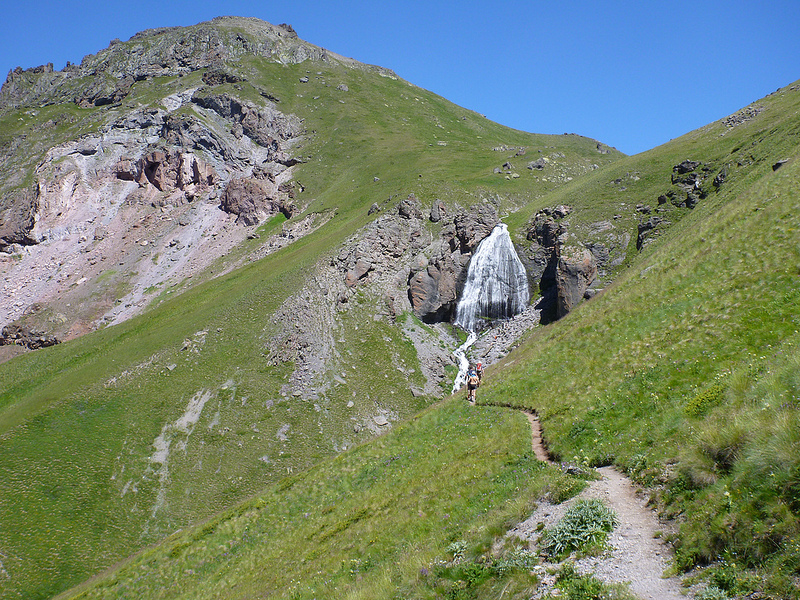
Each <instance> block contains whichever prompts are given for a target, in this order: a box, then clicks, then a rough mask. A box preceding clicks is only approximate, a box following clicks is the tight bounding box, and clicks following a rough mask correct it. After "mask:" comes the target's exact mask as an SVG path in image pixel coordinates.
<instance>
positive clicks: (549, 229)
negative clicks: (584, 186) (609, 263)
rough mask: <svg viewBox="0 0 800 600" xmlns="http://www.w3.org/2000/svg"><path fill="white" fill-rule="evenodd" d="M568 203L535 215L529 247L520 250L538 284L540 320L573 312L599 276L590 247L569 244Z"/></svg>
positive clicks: (529, 229)
mask: <svg viewBox="0 0 800 600" xmlns="http://www.w3.org/2000/svg"><path fill="white" fill-rule="evenodd" d="M571 211H572V209H571V207H569V206H564V205H561V206H556V207H553V208H545V209H542V210H540V211H539V212H537V213H536V215H534V217H533V219H532V220H531V222H530V223H529V225H528V232H527V234H526V239H528V240H529V241H530V242H531V245H530V247H529V248H528V249H527V250H525V251H524V252H522V253H521V254H520V259H521V260H522V261H523V263H525V266H526V269H527V270H528V277H529V278H530V280H531V282H532V283H533V284H534V285H538V286H539V292H540V294H541V296H542V298H541V300H540V301H539V303H538V304H537V308H538V309H539V310H540V311H541V321H542V322H543V323H549V322H551V321H555V320H557V319H560V318H561V317H563V316H564V315H566V314H567V313H568V312H570V311H571V310H572V309H573V308H574V307H575V306H576V305H577V304H578V303H579V302H580V301H581V300H582V299H583V298H584V297H585V295H586V292H587V290H588V289H589V286H591V285H592V283H593V282H594V280H595V279H596V277H597V260H596V258H595V255H594V253H593V252H592V250H591V249H590V248H588V247H585V246H584V245H583V244H580V243H578V242H573V243H571V244H568V240H569V238H570V236H569V224H568V223H567V222H566V221H565V218H566V217H567V216H568V215H569V214H570V213H571Z"/></svg>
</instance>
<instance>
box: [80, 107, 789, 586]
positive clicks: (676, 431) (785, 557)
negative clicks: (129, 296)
mask: <svg viewBox="0 0 800 600" xmlns="http://www.w3.org/2000/svg"><path fill="white" fill-rule="evenodd" d="M764 104H765V105H766V106H767V111H765V112H764V113H763V114H762V115H761V117H762V118H761V120H754V121H752V122H750V123H747V124H745V125H741V126H739V127H737V128H735V129H733V130H731V131H729V132H727V133H725V135H724V136H722V135H720V134H722V133H723V132H725V128H724V126H723V125H721V124H715V125H712V126H709V127H708V128H705V130H703V131H699V132H694V133H692V134H689V135H687V136H685V137H684V138H682V139H679V140H676V141H674V142H672V143H671V144H669V145H667V146H665V147H662V148H658V149H655V150H653V151H651V152H648V153H645V154H643V155H641V156H637V157H632V158H629V159H625V163H627V164H620V165H618V166H613V167H611V168H610V169H612V170H613V169H616V170H618V171H620V172H624V171H626V170H628V171H630V170H638V171H641V172H643V173H648V174H650V173H651V172H650V171H649V170H648V171H645V169H646V168H647V169H652V170H653V171H654V172H657V173H658V174H659V175H651V184H650V185H649V187H647V188H645V189H644V191H643V194H642V199H641V200H640V201H642V202H646V201H647V199H648V198H649V199H652V198H654V196H653V193H654V192H659V193H660V191H662V190H660V189H659V188H660V186H661V185H662V184H661V180H662V179H664V178H667V180H668V177H669V173H670V170H671V166H672V165H673V164H676V163H677V162H679V161H680V160H682V159H684V158H687V157H690V158H696V159H700V160H722V161H724V160H726V159H728V158H730V157H732V156H733V155H731V154H730V153H731V151H733V152H734V154H735V153H736V152H738V150H737V148H745V149H747V150H748V153H749V154H753V155H754V157H757V160H755V161H753V163H752V164H750V165H748V166H745V167H742V168H741V169H739V170H737V172H736V174H735V175H733V176H732V177H730V178H729V181H728V183H727V184H726V185H724V186H723V187H722V189H721V191H720V192H719V194H716V195H713V194H712V195H711V196H709V197H708V198H706V200H704V201H703V203H702V204H701V205H699V206H698V207H697V208H696V209H694V211H692V212H689V213H688V214H686V215H685V216H684V217H683V219H682V220H681V221H680V222H679V223H678V224H676V225H673V226H672V228H671V229H669V230H668V231H667V232H666V233H665V234H664V235H663V236H662V238H661V239H660V240H658V241H656V242H654V243H653V244H651V245H649V246H648V247H647V248H646V249H645V250H644V251H643V252H642V254H641V256H639V257H638V258H637V259H635V260H633V261H632V262H631V264H630V268H629V269H628V270H627V272H626V273H625V274H624V275H622V276H621V277H620V278H619V280H618V281H617V282H616V283H615V285H613V286H612V287H611V288H609V289H608V290H607V291H606V292H605V293H604V294H602V295H600V296H598V297H597V298H596V299H594V300H593V301H592V302H589V303H586V304H584V305H582V306H581V307H579V308H578V309H577V310H576V311H574V312H573V313H571V314H570V315H569V316H567V317H566V318H565V319H563V320H561V321H559V322H557V323H554V324H552V325H549V326H547V327H544V328H541V329H539V330H537V331H536V332H534V333H533V334H532V335H530V336H529V338H528V339H527V341H526V343H524V344H523V345H522V346H521V347H520V348H519V349H517V350H516V351H515V352H514V353H513V354H512V355H510V356H509V357H508V358H507V360H506V361H505V362H504V363H503V364H501V365H498V366H496V367H493V368H492V369H490V370H489V372H488V373H487V377H486V378H485V383H484V385H483V386H482V388H481V394H480V398H479V402H480V403H485V404H511V405H516V406H525V407H529V408H534V409H536V410H537V411H538V412H539V414H540V415H541V416H542V420H543V424H544V427H545V434H546V437H547V439H548V441H549V443H550V448H551V450H552V451H553V452H554V453H555V454H556V455H557V456H560V457H562V458H565V459H569V460H576V461H579V462H583V463H585V464H588V465H592V464H608V463H614V464H617V465H619V466H621V467H623V468H626V469H627V470H628V471H629V472H630V473H631V474H632V475H633V476H634V477H636V478H638V479H639V480H641V481H643V482H645V483H649V484H656V483H658V484H661V487H660V489H661V492H660V499H661V502H662V507H664V508H665V510H667V511H668V512H672V513H673V514H675V515H677V516H678V517H679V519H680V521H681V523H682V531H681V536H680V539H679V540H678V541H677V543H678V548H679V551H678V560H679V566H688V565H691V564H694V563H695V562H703V561H705V560H711V559H716V558H721V559H722V562H721V563H719V564H718V566H717V567H716V568H715V569H714V570H713V571H712V579H713V581H714V583H715V584H717V585H719V586H721V587H723V588H726V589H727V590H728V591H729V593H731V594H735V593H743V592H744V591H747V590H750V589H754V588H761V589H767V591H768V592H770V593H771V594H773V595H774V596H775V597H797V595H798V592H797V589H796V588H795V587H794V586H793V584H792V577H793V576H796V574H797V572H798V569H800V552H798V547H799V546H798V541H797V540H798V539H799V538H798V535H799V533H800V528H798V523H797V514H798V512H800V510H799V509H800V506H798V498H800V496H798V489H797V481H799V480H800V478H798V474H799V473H800V471H798V468H799V467H798V456H800V453H798V452H797V448H798V444H800V437H799V434H798V428H797V422H798V421H797V416H798V415H797V411H798V408H799V407H800V379H798V373H799V372H800V350H798V342H800V335H799V334H798V330H800V297H799V296H798V294H800V291H799V290H800V253H799V249H798V244H797V240H798V226H799V225H800V224H799V223H798V217H797V215H798V214H800V197H799V196H798V193H797V189H798V184H799V183H800V164H798V159H800V153H798V150H797V148H798V144H797V132H798V125H799V123H798V108H800V93H788V92H787V93H783V94H777V95H774V96H772V97H770V98H767V99H766V100H765V101H764ZM767 133H769V135H765V134H767ZM754 142H755V144H754ZM785 158H790V159H791V160H790V162H788V163H787V164H785V165H784V166H783V167H782V168H780V169H779V170H777V171H774V172H773V170H772V164H773V163H774V162H775V161H776V160H778V159H785ZM745 162H746V161H745ZM601 176H603V177H604V178H605V177H608V175H607V174H601ZM643 179H644V178H643ZM595 189H597V188H593V187H592V186H591V184H587V186H585V187H584V186H582V185H580V184H576V185H574V186H572V187H571V188H570V189H566V190H565V191H564V195H563V196H555V197H553V196H551V197H549V198H548V199H547V200H549V201H550V200H552V201H553V203H555V202H557V201H564V200H565V199H566V198H573V199H578V198H580V199H581V201H583V202H590V201H591V198H592V194H593V193H596V194H600V193H602V187H601V188H600V192H595V191H594V190H595ZM631 199H632V200H635V198H631ZM574 201H577V200H574ZM491 410H492V409H490V408H488V407H479V408H477V409H468V408H467V407H465V406H464V405H463V404H462V403H459V402H458V401H455V402H453V401H449V402H445V403H443V404H441V405H437V406H435V407H432V408H431V409H428V410H427V411H426V412H425V413H424V414H423V415H422V416H420V417H419V418H417V419H414V420H413V421H412V422H411V423H409V424H408V425H406V426H404V427H403V428H401V429H400V430H399V431H396V432H394V433H392V434H390V435H388V436H386V437H384V438H381V439H380V440H379V441H374V442H370V443H368V444H365V445H364V446H361V447H359V448H357V449H356V450H355V451H352V452H349V453H347V454H345V455H342V456H340V457H338V458H336V459H335V460H332V461H326V462H324V463H322V464H321V465H319V466H317V467H315V468H314V469H312V470H311V471H309V472H308V473H306V474H304V475H303V476H302V477H298V478H296V479H294V478H293V479H289V480H287V481H286V483H285V484H284V485H278V486H275V487H271V488H269V489H267V490H266V491H265V492H263V493H262V494H260V495H259V496H258V497H256V498H254V499H253V500H250V501H248V502H246V503H244V504H242V505H240V506H239V507H237V508H236V509H234V510H231V511H229V512H227V513H224V514H221V515H219V516H217V517H215V518H213V519H212V520H211V521H209V523H208V524H207V525H205V526H198V527H196V528H194V529H193V530H191V531H188V532H184V533H181V534H180V535H177V536H175V537H173V538H171V539H170V540H169V541H167V542H166V543H164V544H162V545H160V546H159V547H157V548H154V549H152V550H150V551H147V552H144V553H142V554H140V555H138V556H136V557H134V558H132V559H131V560H130V561H127V562H126V563H125V564H124V565H122V566H121V567H120V568H119V569H117V570H114V571H111V572H110V573H108V574H106V575H104V576H103V577H101V578H98V579H97V580H95V581H92V582H89V583H87V584H86V585H84V586H81V587H80V588H79V589H76V590H73V591H72V592H70V593H68V594H66V595H65V596H64V597H65V598H92V597H102V598H116V597H119V598H122V597H127V595H129V594H131V593H134V594H136V595H137V596H138V597H153V598H155V597H163V596H164V595H166V596H169V597H176V598H179V597H187V598H188V597H209V598H211V597H291V598H312V597H320V596H323V597H328V596H330V597H333V596H335V597H346V598H382V597H385V598H390V597H396V596H397V594H398V593H399V594H400V595H402V596H403V597H423V598H424V597H434V596H435V595H436V594H437V593H438V594H439V595H440V596H441V595H446V594H450V595H451V596H452V597H478V598H480V597H497V595H498V594H499V593H500V592H501V590H503V589H506V590H509V589H510V590H511V593H509V594H507V596H509V597H514V596H515V595H516V594H519V597H527V596H525V595H524V594H525V593H526V589H527V588H526V581H525V580H524V579H521V578H519V577H518V576H511V578H510V579H508V578H506V579H503V578H502V577H497V578H490V579H489V580H488V581H485V580H482V579H480V577H478V575H476V574H479V573H481V572H483V571H482V570H481V569H484V570H485V565H486V562H485V560H486V559H484V562H475V563H470V564H473V565H477V566H475V567H474V568H473V569H472V570H471V571H469V570H467V571H462V572H461V574H460V575H459V576H460V577H461V578H462V582H461V584H457V583H456V584H454V583H452V582H448V580H447V579H446V577H445V576H444V575H443V573H445V572H447V569H442V568H440V569H438V570H437V567H436V565H437V564H443V563H444V562H446V561H447V559H448V558H449V557H450V554H448V548H452V546H451V545H450V544H451V543H452V542H453V541H459V540H463V541H466V542H468V548H469V550H468V553H467V554H468V557H473V558H474V557H475V556H484V557H485V556H487V555H488V550H487V548H488V546H489V545H490V544H491V542H492V540H493V536H494V535H497V534H499V533H501V532H502V531H503V528H504V526H506V525H507V524H508V523H510V522H512V521H513V519H514V518H516V517H518V516H519V515H521V514H524V510H525V508H526V507H527V503H529V502H530V501H533V500H535V499H536V498H537V497H539V496H540V494H541V493H542V491H543V485H544V483H543V480H542V477H544V476H545V475H547V474H548V473H549V470H548V469H545V468H543V467H541V466H540V467H538V469H537V468H535V467H533V466H532V465H529V464H528V463H527V461H529V459H530V455H529V452H528V443H527V435H526V433H525V424H524V422H523V421H522V419H521V417H520V416H519V415H515V414H514V413H503V412H484V411H491ZM494 410H498V409H494ZM492 421H494V422H492ZM500 448H502V450H500ZM495 453H499V455H501V456H505V457H506V467H501V466H500V465H498V464H497V463H496V462H494V460H495V459H494V456H495ZM442 459H443V460H442ZM523 464H526V465H528V466H526V467H525V468H524V469H520V467H521V466H522V465H523ZM476 465H477V468H476ZM509 467H510V468H511V470H512V471H511V472H513V471H514V470H515V469H516V470H517V473H516V474H515V477H518V478H517V479H514V481H513V486H514V487H513V488H512V487H511V484H510V483H509V480H508V479H507V477H508V476H509V475H508V474H509V472H508V471H506V470H504V469H506V468H509ZM428 469H430V470H429V471H428ZM498 469H499V470H498ZM476 473H479V474H480V475H479V476H478V477H477V478H475V477H474V476H475V474H476ZM502 473H506V475H503V474H502ZM520 473H522V474H523V476H522V477H519V474H520ZM417 477H418V479H417ZM370 479H371V481H370ZM423 482H424V483H423ZM468 482H469V483H468ZM552 485H554V484H552ZM577 485H578V482H576V486H577ZM565 486H566V487H569V486H568V485H567V484H566V482H563V481H562V483H561V484H558V485H557V486H555V487H551V489H557V490H562V491H563V490H566V487H565ZM557 495H560V493H558V494H557ZM487 497H490V498H491V501H490V503H489V504H490V505H491V506H489V505H485V504H483V501H484V500H483V499H485V498H487ZM308 498H311V500H312V501H311V502H308ZM465 504H466V507H468V508H466V512H459V513H458V514H459V518H458V519H457V523H453V521H452V520H450V519H444V515H443V514H442V513H444V512H447V513H448V514H450V516H451V517H452V515H453V514H454V513H455V512H456V511H462V510H464V507H465ZM481 565H484V566H483V567H482V566H481ZM473 576H474V577H473ZM759 578H761V579H759ZM470 582H472V583H474V584H475V585H474V586H472V587H470V585H471V584H470ZM459 585H460V587H459ZM465 585H466V586H467V587H466V588H465V587H464V586H465ZM493 586H494V587H493ZM459 594H461V595H459ZM504 597H505V596H504Z"/></svg>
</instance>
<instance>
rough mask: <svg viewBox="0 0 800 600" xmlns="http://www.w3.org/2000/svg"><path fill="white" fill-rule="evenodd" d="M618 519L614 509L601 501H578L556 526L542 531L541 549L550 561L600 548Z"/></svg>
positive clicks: (617, 522)
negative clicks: (594, 547) (591, 547)
mask: <svg viewBox="0 0 800 600" xmlns="http://www.w3.org/2000/svg"><path fill="white" fill-rule="evenodd" d="M617 525H619V519H618V518H617V515H616V513H614V511H613V510H611V509H610V508H608V507H607V506H606V505H605V504H603V502H601V501H600V500H596V499H593V500H580V501H578V502H577V503H576V504H575V505H574V506H572V507H571V508H570V509H569V510H567V512H566V514H565V515H564V516H563V517H562V518H561V520H560V521H559V522H558V523H556V525H555V526H554V527H553V528H552V529H548V530H546V531H545V533H544V535H542V539H541V548H542V550H543V551H544V552H545V553H546V554H547V555H548V556H551V557H553V558H562V557H564V556H566V555H568V554H570V553H571V552H574V551H576V550H585V549H586V548H587V547H589V546H601V545H602V544H604V543H605V540H606V538H607V536H608V534H609V532H611V531H612V530H613V529H614V527H616V526H617Z"/></svg>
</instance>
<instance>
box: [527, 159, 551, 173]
mask: <svg viewBox="0 0 800 600" xmlns="http://www.w3.org/2000/svg"><path fill="white" fill-rule="evenodd" d="M545 165H547V159H545V158H544V157H542V158H537V159H536V160H532V161H531V162H529V163H528V168H529V169H531V170H533V169H538V170H540V171H541V170H542V169H544V168H545Z"/></svg>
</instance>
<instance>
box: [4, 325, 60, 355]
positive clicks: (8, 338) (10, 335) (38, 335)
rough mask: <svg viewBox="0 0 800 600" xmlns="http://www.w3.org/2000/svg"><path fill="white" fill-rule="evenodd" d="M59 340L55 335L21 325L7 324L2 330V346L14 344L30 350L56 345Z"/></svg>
mask: <svg viewBox="0 0 800 600" xmlns="http://www.w3.org/2000/svg"><path fill="white" fill-rule="evenodd" d="M59 341H60V340H59V339H58V338H56V336H54V335H50V334H48V333H44V332H42V331H35V330H33V329H30V328H28V327H24V326H21V325H6V326H5V327H3V329H2V331H0V346H11V345H12V344H13V345H17V346H25V347H26V348H28V349H29V350H38V349H39V348H47V347H48V346H55V345H56V344H58V343H59Z"/></svg>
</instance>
